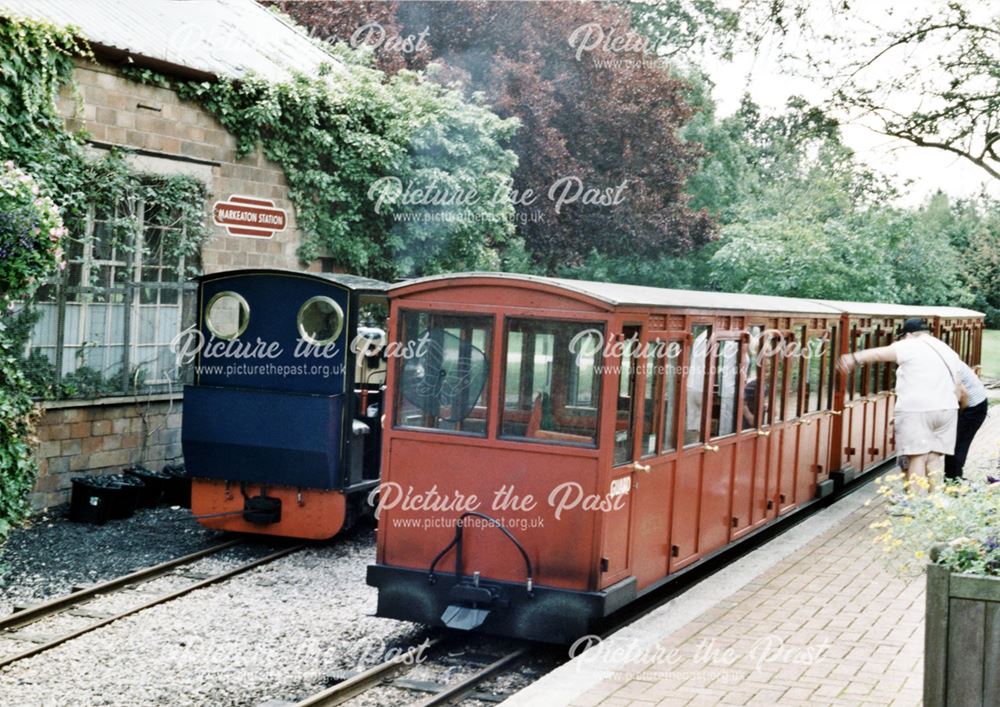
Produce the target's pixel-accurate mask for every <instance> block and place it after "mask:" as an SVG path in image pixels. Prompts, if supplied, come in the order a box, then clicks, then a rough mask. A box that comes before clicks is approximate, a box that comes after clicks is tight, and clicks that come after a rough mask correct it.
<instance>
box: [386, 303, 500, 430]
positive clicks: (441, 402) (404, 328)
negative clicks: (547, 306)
mask: <svg viewBox="0 0 1000 707" xmlns="http://www.w3.org/2000/svg"><path fill="white" fill-rule="evenodd" d="M400 326H401V331H400V341H401V343H402V346H401V351H402V352H403V353H404V354H405V355H401V356H400V358H399V364H398V365H399V387H398V389H397V393H396V395H397V397H396V424H397V425H400V426H402V427H419V428H425V429H436V430H448V431H451V432H464V433H467V434H474V435H478V436H480V437H485V436H486V411H487V410H486V408H487V406H486V401H487V381H488V379H489V373H490V366H489V364H490V361H489V355H490V341H491V338H492V332H493V318H492V317H482V316H473V315H459V314H438V313H431V312H403V314H402V318H401V324H400Z"/></svg>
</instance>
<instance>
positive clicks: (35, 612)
mask: <svg viewBox="0 0 1000 707" xmlns="http://www.w3.org/2000/svg"><path fill="white" fill-rule="evenodd" d="M243 542H244V541H243V540H227V541H226V542H223V543H219V544H218V545H213V546H212V547H209V548H205V549H204V550H198V551H197V552H192V553H191V554H190V555H184V556H183V557H177V558H175V559H173V560H168V561H166V562H161V563H160V564H158V565H152V566H150V567H146V568H144V569H141V570H136V571H135V572H132V573H130V574H126V575H122V576H121V577H116V578H115V579H110V580H108V581H106V582H102V583H100V584H95V585H94V586H92V587H87V588H86V589H81V590H79V591H76V592H73V593H71V594H66V595H64V596H61V597H56V598H55V599H50V600H48V601H46V602H43V603H41V604H36V605H35V606H29V607H28V608H26V609H22V610H21V611H17V612H14V613H13V614H10V615H8V616H5V617H3V618H0V631H10V630H13V629H18V628H22V627H24V626H27V625H29V624H33V623H35V622H36V621H39V620H40V619H44V618H45V617H47V616H51V615H52V614H58V613H60V612H63V611H66V610H67V609H71V608H73V607H74V606H76V605H78V604H82V603H83V602H84V601H87V600H88V599H92V598H93V597H95V596H97V595H98V594H103V593H105V592H109V591H111V590H113V589H118V588H120V587H123V586H125V585H129V584H139V583H142V582H147V581H150V580H153V579H156V578H158V577H162V576H163V575H165V574H166V573H167V572H169V571H170V570H172V569H174V568H175V567H179V566H180V565H186V564H189V563H191V562H194V561H195V560H200V559H201V558H203V557H207V556H209V555H214V554H215V553H217V552H221V551H222V550H226V549H228V548H231V547H233V546H234V545H240V544H242V543H243Z"/></svg>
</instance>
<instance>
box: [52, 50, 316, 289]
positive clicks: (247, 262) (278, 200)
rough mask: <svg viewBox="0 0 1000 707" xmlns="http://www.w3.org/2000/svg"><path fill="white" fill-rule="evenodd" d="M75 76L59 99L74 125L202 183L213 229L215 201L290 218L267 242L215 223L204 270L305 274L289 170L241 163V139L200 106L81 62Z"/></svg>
mask: <svg viewBox="0 0 1000 707" xmlns="http://www.w3.org/2000/svg"><path fill="white" fill-rule="evenodd" d="M73 78H74V81H75V83H76V86H75V89H74V87H67V89H66V90H65V92H64V95H63V96H62V97H61V98H60V101H59V110H60V113H61V114H62V115H63V116H64V117H65V118H66V119H67V122H68V124H69V126H70V127H71V128H78V127H83V128H85V129H86V130H87V131H88V132H89V133H90V136H91V140H92V142H93V143H94V144H95V145H97V146H99V147H101V146H104V145H115V146H121V147H127V148H133V149H139V150H143V151H144V153H143V154H141V155H136V156H133V157H130V159H131V160H132V161H133V162H134V163H135V165H136V167H138V168H140V169H143V170H148V171H169V172H186V173H190V174H192V175H193V176H195V177H198V178H200V179H201V180H202V181H204V182H205V183H206V185H207V186H208V189H209V198H208V201H207V203H206V204H205V218H206V220H207V221H208V222H209V223H210V224H211V223H212V218H211V208H212V204H213V203H214V202H216V201H218V200H221V199H226V198H228V197H229V196H230V195H232V194H242V195H244V196H251V197H257V198H263V199H272V200H274V202H275V204H276V205H277V206H278V207H279V208H282V209H285V211H286V212H287V213H288V226H287V228H286V229H285V230H284V231H283V232H281V233H277V234H275V235H274V236H272V237H271V238H269V239H262V238H240V237H236V236H231V235H229V234H228V233H227V232H226V231H225V229H224V228H222V227H221V226H216V225H214V224H212V229H213V233H214V237H213V238H212V239H211V241H209V242H208V243H207V244H206V246H205V248H204V249H203V251H202V266H203V269H204V270H205V272H207V273H212V272H217V271H220V270H231V269H233V268H245V267H270V268H288V269H293V270H302V269H304V267H303V265H302V263H300V262H299V259H298V257H297V256H296V254H295V253H296V250H297V248H298V246H299V243H300V234H299V231H298V227H297V224H296V221H295V211H294V208H293V207H292V203H291V202H290V201H289V200H288V184H287V182H286V181H285V175H284V172H282V170H281V168H280V167H279V166H278V165H276V164H275V163H273V162H271V161H270V160H268V159H267V158H265V157H264V156H263V154H261V150H260V148H258V149H257V150H256V151H255V152H254V153H253V154H250V155H247V156H246V157H244V158H242V159H239V160H238V159H237V158H236V139H235V138H234V137H233V136H232V135H230V134H229V133H228V132H226V129H225V128H224V127H223V126H222V124H221V123H219V122H218V121H217V120H216V119H215V118H214V117H212V115H211V114H209V113H208V112H207V111H205V110H204V109H203V108H201V106H199V105H198V104H196V103H190V102H187V101H182V100H180V98H178V97H177V94H176V93H174V92H173V91H171V90H169V89H165V88H159V87H156V86H146V85H143V84H139V83H136V82H134V81H130V80H129V79H126V78H124V77H123V76H121V75H119V74H118V73H117V72H116V71H115V70H114V68H113V67H108V66H103V65H101V64H94V63H90V62H79V63H78V65H77V68H76V70H75V72H74V76H73ZM317 266H318V264H317Z"/></svg>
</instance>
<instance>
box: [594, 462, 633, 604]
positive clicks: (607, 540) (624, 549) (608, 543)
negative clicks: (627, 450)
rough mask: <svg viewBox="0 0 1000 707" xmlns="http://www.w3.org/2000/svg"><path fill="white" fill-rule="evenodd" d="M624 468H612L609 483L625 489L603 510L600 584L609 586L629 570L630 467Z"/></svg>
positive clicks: (623, 576)
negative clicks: (610, 507) (615, 500)
mask: <svg viewBox="0 0 1000 707" xmlns="http://www.w3.org/2000/svg"><path fill="white" fill-rule="evenodd" d="M626 469H627V467H626V468H624V469H622V468H620V469H616V470H615V471H616V472H617V473H616V474H615V475H614V476H613V477H612V479H613V481H612V483H613V484H615V485H616V486H617V487H618V488H619V489H628V491H627V492H625V493H623V494H622V495H621V496H617V497H616V498H617V500H618V501H619V503H616V504H615V506H614V507H613V509H612V510H610V511H608V512H606V513H605V514H604V535H603V537H604V539H603V541H602V543H601V558H602V559H601V562H602V564H603V563H604V561H605V560H606V561H607V568H606V569H604V568H602V571H601V579H600V586H601V587H602V588H603V587H610V586H611V585H612V584H614V583H615V582H618V581H619V580H622V579H624V578H625V577H626V576H628V575H629V574H631V572H630V571H629V569H630V568H629V556H628V550H629V521H630V520H631V511H632V484H633V483H634V479H633V478H632V471H631V470H630V469H629V470H626Z"/></svg>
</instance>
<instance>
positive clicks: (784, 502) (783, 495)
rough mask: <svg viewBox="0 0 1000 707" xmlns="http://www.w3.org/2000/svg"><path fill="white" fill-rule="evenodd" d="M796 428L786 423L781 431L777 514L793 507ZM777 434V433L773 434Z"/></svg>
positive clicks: (796, 456)
mask: <svg viewBox="0 0 1000 707" xmlns="http://www.w3.org/2000/svg"><path fill="white" fill-rule="evenodd" d="M798 429H799V428H798V426H797V425H795V424H792V423H786V424H785V427H784V429H782V430H781V468H780V470H779V472H778V473H779V474H780V477H781V478H780V481H779V483H778V512H779V513H785V512H786V511H790V510H792V509H793V508H794V507H795V503H796V501H795V477H796V474H797V473H798V447H797V445H796V442H797V438H798ZM775 434H777V433H775Z"/></svg>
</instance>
